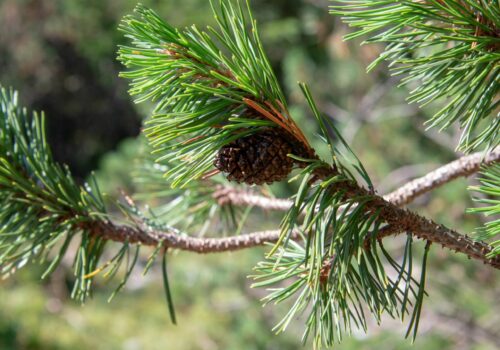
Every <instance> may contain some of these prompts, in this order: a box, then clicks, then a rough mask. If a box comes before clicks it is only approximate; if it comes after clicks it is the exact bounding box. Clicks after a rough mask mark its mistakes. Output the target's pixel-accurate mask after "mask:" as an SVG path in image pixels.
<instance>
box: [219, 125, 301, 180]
mask: <svg viewBox="0 0 500 350" xmlns="http://www.w3.org/2000/svg"><path fill="white" fill-rule="evenodd" d="M288 154H296V155H298V156H301V157H307V155H306V154H305V151H304V150H303V147H297V141H295V142H293V138H292V136H289V135H287V133H286V132H284V131H282V130H281V129H279V128H278V127H275V128H266V129H263V130H261V131H259V132H257V133H255V134H252V135H249V136H244V137H241V138H239V139H237V140H235V141H233V142H231V143H229V144H227V145H225V146H223V147H222V148H221V149H220V150H219V152H218V154H217V156H216V158H215V160H214V166H215V167H216V168H217V169H219V170H220V171H222V172H224V173H226V174H227V179H228V180H230V181H236V182H238V183H246V184H249V185H253V184H255V185H262V184H264V183H268V184H270V183H272V182H275V181H281V180H283V179H285V178H286V177H287V175H288V174H289V173H290V172H291V171H292V168H293V165H294V160H293V159H292V158H290V157H288V156H287V155H288Z"/></svg>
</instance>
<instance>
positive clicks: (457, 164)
mask: <svg viewBox="0 0 500 350" xmlns="http://www.w3.org/2000/svg"><path fill="white" fill-rule="evenodd" d="M498 161H500V147H497V148H495V149H494V150H492V151H491V152H490V153H488V154H486V155H485V154H484V153H483V152H478V153H473V154H471V155H468V156H464V157H461V158H459V159H457V160H455V161H453V162H451V163H448V164H446V165H443V166H442V167H440V168H437V169H436V170H434V171H431V172H430V173H428V174H427V175H424V176H422V177H419V178H417V179H415V180H412V181H410V182H408V183H407V184H405V185H403V186H401V187H400V188H398V189H397V190H395V191H393V192H391V193H389V194H387V195H385V196H384V199H385V200H386V201H388V202H391V203H393V204H394V205H397V206H403V205H405V204H408V203H411V202H412V201H413V200H414V199H415V198H416V197H418V196H420V195H422V194H424V193H426V192H429V191H432V190H433V189H435V188H437V187H439V186H442V185H444V184H447V183H448V182H450V181H453V180H455V179H456V178H458V177H465V176H469V175H472V174H474V173H476V172H477V171H479V169H480V167H481V166H483V165H485V166H487V165H491V164H493V163H495V162H498Z"/></svg>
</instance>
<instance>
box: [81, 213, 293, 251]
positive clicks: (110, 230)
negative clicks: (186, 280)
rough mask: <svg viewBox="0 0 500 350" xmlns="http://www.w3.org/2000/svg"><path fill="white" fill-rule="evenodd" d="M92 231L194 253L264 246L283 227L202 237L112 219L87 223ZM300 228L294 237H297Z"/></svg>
mask: <svg viewBox="0 0 500 350" xmlns="http://www.w3.org/2000/svg"><path fill="white" fill-rule="evenodd" d="M87 227H88V228H89V229H90V232H92V234H94V235H96V236H99V237H101V238H104V239H109V240H112V241H116V242H129V243H130V244H142V245H147V246H157V245H158V244H159V243H162V245H163V247H165V248H172V249H179V250H185V251H189V252H194V253H200V254H205V253H222V252H231V251H236V250H241V249H245V248H253V247H258V246H263V245H265V244H266V243H274V242H276V241H277V240H278V238H279V237H280V231H279V230H271V231H260V232H253V233H249V234H243V235H239V236H232V237H224V238H199V237H190V236H185V235H179V233H178V232H165V231H161V232H160V231H151V230H143V229H141V228H139V227H130V226H120V225H116V224H114V223H112V222H97V221H96V222H90V223H89V224H88V226H87ZM298 237H299V234H298V232H295V233H294V234H292V236H291V239H297V238H298Z"/></svg>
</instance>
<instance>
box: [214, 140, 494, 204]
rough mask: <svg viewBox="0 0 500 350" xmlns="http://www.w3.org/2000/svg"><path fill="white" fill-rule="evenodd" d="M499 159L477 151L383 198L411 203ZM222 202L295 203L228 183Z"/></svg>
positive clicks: (216, 194)
mask: <svg viewBox="0 0 500 350" xmlns="http://www.w3.org/2000/svg"><path fill="white" fill-rule="evenodd" d="M499 161H500V148H499V147H497V148H495V149H493V150H492V151H491V152H488V153H487V154H484V152H477V153H473V154H470V155H466V156H463V157H461V158H459V159H456V160H454V161H452V162H450V163H448V164H445V165H443V166H441V167H439V168H437V169H435V170H433V171H431V172H429V173H428V174H426V175H424V176H422V177H419V178H417V179H414V180H412V181H410V182H408V183H406V184H404V185H402V186H401V187H399V188H398V189H396V190H394V191H392V192H391V193H388V194H386V195H384V196H383V197H384V199H385V200H386V201H388V202H390V203H392V204H394V205H396V206H399V207H400V206H403V205H406V204H409V203H411V202H412V201H413V200H415V198H417V197H419V196H421V195H423V194H425V193H427V192H429V191H432V190H434V189H436V188H438V187H440V186H443V185H445V184H447V183H449V182H451V181H453V180H455V179H457V178H459V177H467V176H470V175H472V174H474V173H476V172H478V171H479V169H480V168H481V166H488V165H491V164H494V163H496V162H499ZM213 196H214V198H215V199H216V200H217V201H218V203H219V204H220V205H224V204H227V203H231V204H233V205H237V206H247V205H251V206H255V207H259V208H262V209H264V210H278V211H286V210H288V209H290V207H291V206H292V204H293V202H292V201H291V200H289V199H286V198H272V197H267V196H263V195H259V194H257V193H255V192H253V191H249V190H242V189H240V188H234V187H229V186H221V187H219V188H218V189H217V190H216V191H215V192H214V194H213Z"/></svg>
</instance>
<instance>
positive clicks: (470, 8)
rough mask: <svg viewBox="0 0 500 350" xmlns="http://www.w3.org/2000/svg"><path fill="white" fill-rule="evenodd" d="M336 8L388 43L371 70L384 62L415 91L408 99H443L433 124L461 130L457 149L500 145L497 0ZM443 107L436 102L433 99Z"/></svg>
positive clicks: (359, 33) (499, 14) (372, 37)
mask: <svg viewBox="0 0 500 350" xmlns="http://www.w3.org/2000/svg"><path fill="white" fill-rule="evenodd" d="M333 2H334V3H336V4H334V5H332V6H331V13H332V14H335V15H340V16H343V20H344V21H345V22H346V23H347V24H349V25H350V26H352V27H356V28H359V29H358V30H357V31H355V32H354V33H352V34H349V35H347V36H346V38H347V39H352V38H356V37H359V36H366V35H368V36H370V38H369V39H367V40H366V43H383V44H386V48H385V50H384V52H383V53H382V54H381V55H380V57H379V58H378V59H377V60H375V61H374V62H373V63H372V64H371V65H370V66H369V69H371V68H373V67H374V66H375V65H377V64H378V63H380V62H382V61H384V60H387V61H389V62H390V67H391V68H392V70H393V72H394V74H397V75H402V76H403V79H402V83H403V84H406V85H408V87H409V88H410V89H411V92H410V97H409V101H410V102H416V103H418V104H420V105H421V106H424V105H427V104H429V103H431V102H435V101H439V104H440V105H442V106H443V107H441V108H440V109H439V110H438V111H437V112H435V113H434V116H433V117H432V118H431V119H429V121H428V123H427V124H428V125H429V127H439V128H440V129H445V128H448V127H449V126H450V125H452V124H454V123H458V124H459V125H460V128H461V129H462V136H461V138H460V143H459V146H458V147H459V149H461V150H463V151H466V152H469V151H471V150H473V149H477V148H488V147H494V146H496V145H498V144H499V143H500V136H499V129H500V118H499V115H498V113H499V108H500V101H499V100H498V94H499V92H500V65H499V63H500V53H499V50H498V49H499V48H500V37H499V36H498V30H499V28H500V6H499V4H498V1H497V0H482V1H476V0H463V1H456V0H445V1H440V0H439V1H438V0H429V1H412V0H407V1H391V0H384V1H363V0H361V1H349V0H347V1H333ZM436 105H438V104H436Z"/></svg>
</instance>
